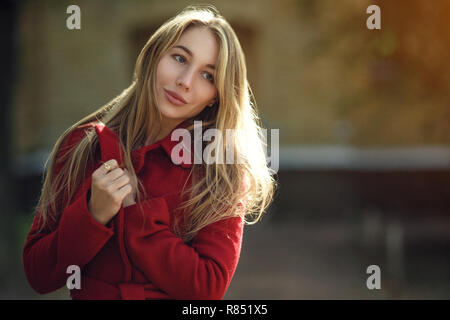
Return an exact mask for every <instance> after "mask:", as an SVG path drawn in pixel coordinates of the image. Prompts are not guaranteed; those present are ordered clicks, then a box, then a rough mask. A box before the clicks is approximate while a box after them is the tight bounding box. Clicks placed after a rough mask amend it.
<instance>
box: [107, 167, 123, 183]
mask: <svg viewBox="0 0 450 320" xmlns="http://www.w3.org/2000/svg"><path fill="white" fill-rule="evenodd" d="M123 175H124V171H123V170H122V169H121V168H115V169H114V170H111V171H110V172H108V173H107V174H106V175H105V178H106V181H109V182H113V181H114V180H116V179H118V178H120V177H121V176H123Z"/></svg>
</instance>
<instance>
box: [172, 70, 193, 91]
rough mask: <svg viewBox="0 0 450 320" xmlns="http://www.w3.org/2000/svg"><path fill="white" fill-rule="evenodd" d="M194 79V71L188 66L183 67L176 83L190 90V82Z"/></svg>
mask: <svg viewBox="0 0 450 320" xmlns="http://www.w3.org/2000/svg"><path fill="white" fill-rule="evenodd" d="M193 80H194V72H193V70H191V69H190V68H187V69H185V70H184V71H183V72H182V73H181V74H180V76H179V77H178V79H177V81H176V84H177V86H180V87H183V88H185V89H186V90H190V89H191V87H192V82H193Z"/></svg>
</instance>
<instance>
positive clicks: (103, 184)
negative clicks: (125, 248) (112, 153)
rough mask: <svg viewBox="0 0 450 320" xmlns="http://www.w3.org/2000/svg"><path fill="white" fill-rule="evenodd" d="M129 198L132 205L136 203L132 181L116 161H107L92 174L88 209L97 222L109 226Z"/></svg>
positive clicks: (128, 201) (128, 202)
mask: <svg viewBox="0 0 450 320" xmlns="http://www.w3.org/2000/svg"><path fill="white" fill-rule="evenodd" d="M108 166H109V168H107V167H108ZM134 193H135V191H134ZM127 196H128V198H127V200H126V201H127V204H128V205H130V203H131V202H132V201H134V195H133V186H132V181H131V179H130V177H129V175H128V173H126V172H125V171H124V170H122V169H121V168H119V166H118V164H117V161H116V160H114V159H111V160H108V161H106V162H105V163H104V164H103V165H101V166H100V167H99V168H97V170H95V171H94V172H93V173H92V183H91V198H90V199H89V203H88V207H89V211H90V213H91V215H92V216H93V217H94V219H95V220H96V221H98V222H100V223H101V224H103V225H105V224H107V223H108V222H109V221H110V220H111V219H112V218H113V217H114V216H115V215H116V214H117V213H118V212H119V210H120V207H121V205H122V202H123V201H124V199H125V198H126V197H127Z"/></svg>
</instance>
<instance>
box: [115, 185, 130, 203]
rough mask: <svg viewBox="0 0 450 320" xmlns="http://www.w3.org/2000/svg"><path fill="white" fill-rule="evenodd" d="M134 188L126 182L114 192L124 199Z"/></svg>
mask: <svg viewBox="0 0 450 320" xmlns="http://www.w3.org/2000/svg"><path fill="white" fill-rule="evenodd" d="M132 190H133V188H132V187H131V185H130V184H126V185H124V186H123V187H122V188H119V189H118V190H117V191H116V192H114V194H115V195H117V196H118V197H119V198H120V199H122V200H123V199H124V198H125V197H126V196H127V195H129V194H130V193H131V191H132Z"/></svg>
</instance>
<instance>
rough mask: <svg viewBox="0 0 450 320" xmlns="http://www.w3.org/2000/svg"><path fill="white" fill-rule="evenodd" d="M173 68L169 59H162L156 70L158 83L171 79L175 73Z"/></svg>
mask: <svg viewBox="0 0 450 320" xmlns="http://www.w3.org/2000/svg"><path fill="white" fill-rule="evenodd" d="M172 69H173V68H172V66H171V65H170V62H169V61H168V59H167V58H162V59H161V61H160V62H159V64H158V67H157V68H156V82H161V81H165V80H166V79H167V78H170V75H171V74H172V73H173V70H172Z"/></svg>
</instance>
